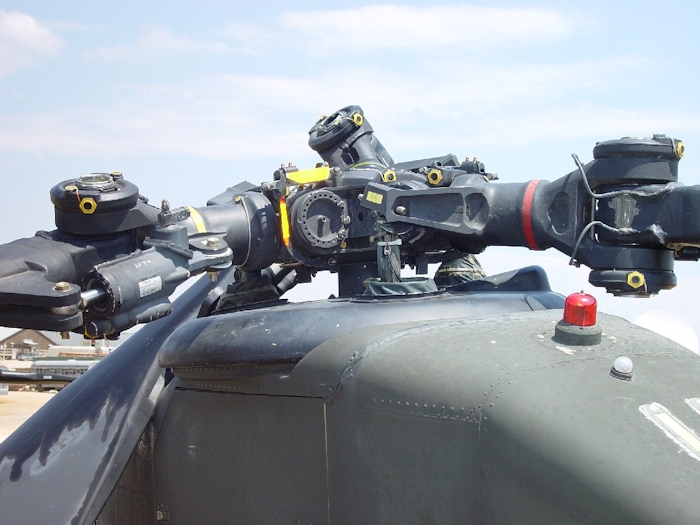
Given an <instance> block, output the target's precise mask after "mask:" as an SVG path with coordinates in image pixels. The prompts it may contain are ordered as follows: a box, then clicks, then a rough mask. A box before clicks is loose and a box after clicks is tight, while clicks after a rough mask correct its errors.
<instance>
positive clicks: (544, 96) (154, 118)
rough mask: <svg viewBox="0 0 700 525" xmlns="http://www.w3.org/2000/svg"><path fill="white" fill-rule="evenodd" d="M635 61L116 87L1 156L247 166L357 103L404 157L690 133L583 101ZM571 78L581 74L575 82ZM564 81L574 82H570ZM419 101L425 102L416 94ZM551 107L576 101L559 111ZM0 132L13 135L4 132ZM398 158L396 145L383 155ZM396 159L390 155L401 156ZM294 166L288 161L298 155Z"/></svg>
mask: <svg viewBox="0 0 700 525" xmlns="http://www.w3.org/2000/svg"><path fill="white" fill-rule="evenodd" d="M642 64H643V62H641V61H638V60H635V59H634V58H630V57H624V58H621V59H614V58H613V59H606V60H600V61H589V62H579V63H571V64H566V65H562V66H553V65H546V64H544V65H542V64H523V65H518V66H513V67H507V66H501V65H493V64H479V63H474V67H475V68H479V69H480V71H482V72H483V76H482V77H481V79H480V81H479V82H472V81H471V78H472V77H471V73H470V69H469V68H466V69H464V70H461V71H456V72H455V73H454V74H453V75H452V76H451V77H450V79H449V82H439V81H435V79H434V78H432V77H430V76H427V77H425V78H413V77H412V76H411V75H410V74H403V75H401V74H398V73H397V74H394V75H393V76H392V82H391V83H386V82H385V83H369V82H363V83H357V84H355V83H342V82H341V83H338V85H332V86H330V85H329V83H328V78H335V77H338V76H339V75H341V74H345V75H347V76H348V78H373V77H379V76H380V75H381V71H380V70H378V69H376V70H375V69H370V68H366V69H354V70H344V71H340V70H326V71H324V72H323V74H320V75H314V76H306V77H303V76H294V77H288V76H262V75H215V76H209V77H206V78H204V79H202V80H199V81H197V82H194V83H190V84H188V85H185V86H177V85H161V86H138V85H136V86H131V87H127V88H121V91H120V92H119V93H118V96H119V97H120V98H121V99H122V100H121V101H120V102H113V103H112V104H102V105H101V106H100V107H87V108H73V109H67V110H64V111H61V112H56V113H53V114H50V115H26V114H25V115H16V116H15V115H13V116H10V115H7V116H5V117H0V150H3V149H4V150H10V151H11V150H20V151H35V152H41V151H56V152H58V151H60V152H65V153H68V152H75V153H80V152H81V151H85V148H89V150H90V151H94V152H99V151H105V152H120V153H124V154H131V153H137V154H141V153H187V154H191V155H195V156H201V157H207V158H215V159H240V158H254V157H256V156H259V155H261V154H266V153H269V148H270V144H274V145H275V148H276V150H277V151H278V152H279V153H280V154H284V156H287V155H290V154H292V153H294V152H299V151H300V150H302V151H306V150H305V149H304V144H305V143H306V140H307V136H306V131H307V130H308V128H309V127H310V125H311V124H312V123H313V121H314V119H315V118H316V117H317V116H318V115H319V114H320V113H322V112H330V111H333V110H335V109H337V108H338V107H342V106H344V105H347V104H352V103H360V104H362V106H363V107H364V108H365V110H366V112H367V114H368V116H369V118H370V121H371V122H372V123H374V125H375V126H376V125H377V123H379V122H381V123H382V124H381V129H379V128H378V131H379V135H380V138H381V139H382V140H383V141H384V142H385V144H386V145H387V146H389V145H391V144H397V145H399V147H400V148H401V150H403V152H413V154H415V153H416V150H418V149H422V150H424V151H426V152H434V151H436V150H439V151H443V149H445V148H447V149H452V145H462V144H469V145H470V146H472V147H473V146H493V145H497V144H509V145H511V146H513V145H515V146H520V145H526V144H528V143H530V142H533V141H537V140H540V139H545V138H546V139H549V138H552V137H555V138H558V139H569V138H577V137H590V136H593V137H599V135H600V132H601V130H604V131H605V133H606V134H607V135H608V136H609V137H614V136H615V135H619V136H622V135H630V134H642V135H649V134H650V133H652V132H657V131H658V132H664V131H668V132H673V133H680V132H686V131H690V132H698V131H700V124H699V123H700V118H698V115H696V114H694V113H692V112H688V111H686V110H683V111H680V110H679V111H675V112H674V111H672V110H669V109H666V110H664V111H663V113H661V112H660V110H659V109H654V108H649V109H646V110H645V111H644V112H643V113H642V112H640V111H629V110H627V111H625V110H621V109H614V108H613V109H611V108H609V107H605V106H604V105H601V104H600V103H598V101H596V100H592V101H586V100H585V99H583V100H579V98H580V97H584V96H585V95H586V94H587V93H588V92H591V91H594V92H595V91H596V90H606V91H609V90H614V89H621V86H626V83H627V82H628V80H627V79H628V77H629V76H630V75H629V73H630V71H636V70H637V69H639V68H640V67H641V65H642ZM579 71H586V72H587V74H586V75H585V77H584V78H578V72H579ZM573 79H576V81H574V80H573ZM426 94H429V96H426ZM561 100H569V101H571V100H574V101H575V102H573V103H572V102H568V104H567V105H566V106H562V105H561ZM2 130H12V132H11V133H10V132H9V131H7V132H4V131H2ZM390 149H391V150H392V151H396V149H395V148H394V147H391V148H390ZM403 152H402V154H401V155H397V158H398V157H403ZM297 158H298V157H297Z"/></svg>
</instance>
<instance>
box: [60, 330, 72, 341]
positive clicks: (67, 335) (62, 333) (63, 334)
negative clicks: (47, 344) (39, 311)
mask: <svg viewBox="0 0 700 525" xmlns="http://www.w3.org/2000/svg"><path fill="white" fill-rule="evenodd" d="M61 339H70V332H66V331H63V332H61Z"/></svg>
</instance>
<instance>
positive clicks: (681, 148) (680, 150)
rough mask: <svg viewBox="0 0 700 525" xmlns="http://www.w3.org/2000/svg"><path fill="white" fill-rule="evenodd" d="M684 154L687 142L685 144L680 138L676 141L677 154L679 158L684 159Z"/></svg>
mask: <svg viewBox="0 0 700 525" xmlns="http://www.w3.org/2000/svg"><path fill="white" fill-rule="evenodd" d="M684 154H685V144H683V141H682V140H679V141H678V142H676V156H677V157H678V158H679V159H682V158H683V155H684Z"/></svg>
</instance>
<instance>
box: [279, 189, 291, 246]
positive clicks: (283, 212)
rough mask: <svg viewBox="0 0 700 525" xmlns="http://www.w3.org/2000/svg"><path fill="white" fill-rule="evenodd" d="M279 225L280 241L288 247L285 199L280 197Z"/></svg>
mask: <svg viewBox="0 0 700 525" xmlns="http://www.w3.org/2000/svg"><path fill="white" fill-rule="evenodd" d="M280 226H281V228H282V242H283V243H284V245H285V246H286V247H287V248H289V238H290V235H289V215H288V214H287V199H285V198H284V197H281V198H280Z"/></svg>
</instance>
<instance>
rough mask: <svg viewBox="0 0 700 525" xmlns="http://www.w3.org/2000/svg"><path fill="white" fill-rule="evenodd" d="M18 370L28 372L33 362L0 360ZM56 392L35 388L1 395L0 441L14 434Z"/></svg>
mask: <svg viewBox="0 0 700 525" xmlns="http://www.w3.org/2000/svg"><path fill="white" fill-rule="evenodd" d="M0 364H2V365H5V366H7V367H8V368H10V369H12V370H16V371H17V372H28V371H29V366H30V364H31V363H29V362H27V361H0ZM54 394H55V392H49V391H46V392H36V391H33V390H28V391H23V392H18V391H16V390H10V392H8V394H7V395H0V442H2V441H3V440H4V439H5V438H6V437H7V436H9V435H10V434H12V433H13V432H14V431H15V430H16V429H17V428H18V427H19V426H20V425H21V424H22V423H24V422H25V421H26V420H27V419H29V417H30V416H31V415H32V414H33V413H34V412H36V411H37V410H39V409H40V408H41V407H42V406H44V403H46V402H47V401H48V400H49V399H51V398H52V397H53V396H54Z"/></svg>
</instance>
